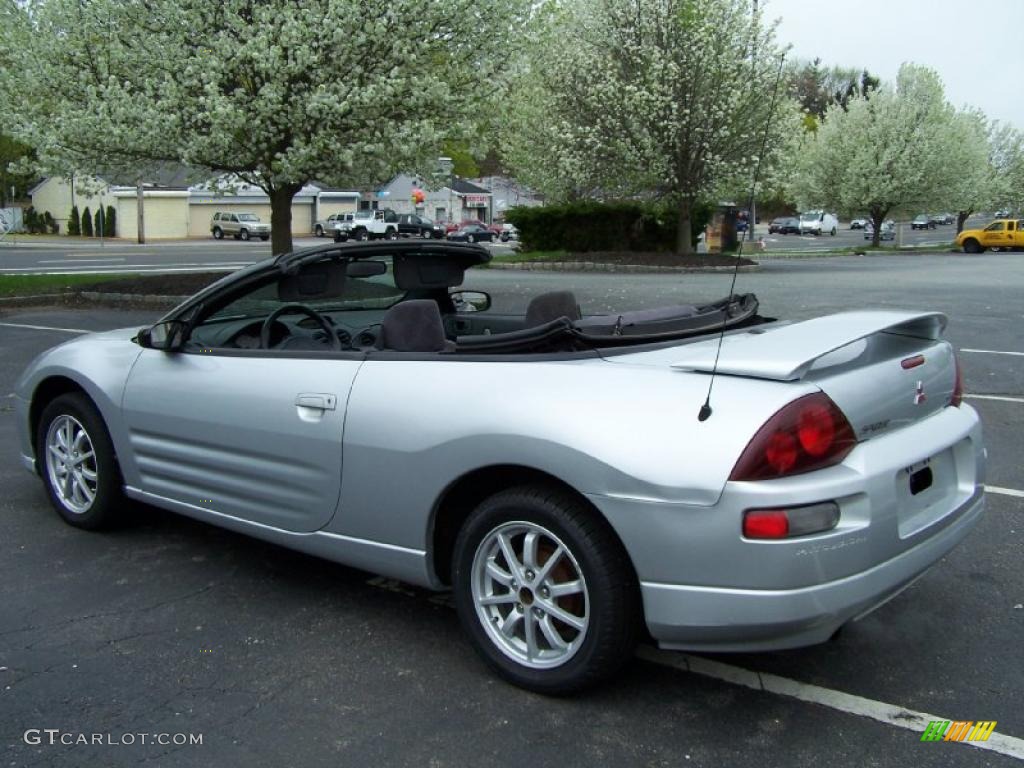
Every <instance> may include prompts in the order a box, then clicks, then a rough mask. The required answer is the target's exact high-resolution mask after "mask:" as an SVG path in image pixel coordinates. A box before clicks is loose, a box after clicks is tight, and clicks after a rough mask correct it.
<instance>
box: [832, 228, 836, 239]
mask: <svg viewBox="0 0 1024 768" xmlns="http://www.w3.org/2000/svg"><path fill="white" fill-rule="evenodd" d="M835 236H836V228H835V227H832V237H835Z"/></svg>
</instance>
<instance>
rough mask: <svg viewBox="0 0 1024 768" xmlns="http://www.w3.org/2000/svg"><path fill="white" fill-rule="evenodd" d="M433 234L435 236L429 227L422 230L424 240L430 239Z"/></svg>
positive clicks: (421, 235)
mask: <svg viewBox="0 0 1024 768" xmlns="http://www.w3.org/2000/svg"><path fill="white" fill-rule="evenodd" d="M433 236H434V233H433V232H431V231H430V230H429V229H423V230H420V237H422V238H423V239H424V240H429V239H430V238H432V237H433Z"/></svg>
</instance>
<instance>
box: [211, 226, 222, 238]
mask: <svg viewBox="0 0 1024 768" xmlns="http://www.w3.org/2000/svg"><path fill="white" fill-rule="evenodd" d="M223 238H224V230H222V229H221V228H220V227H214V228H213V239H214V240H221V239H223Z"/></svg>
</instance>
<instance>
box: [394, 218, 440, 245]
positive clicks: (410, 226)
mask: <svg viewBox="0 0 1024 768" xmlns="http://www.w3.org/2000/svg"><path fill="white" fill-rule="evenodd" d="M398 234H400V235H402V236H403V237H421V238H423V239H425V240H429V239H430V238H434V239H436V240H440V239H441V238H443V237H444V236H445V234H446V232H445V228H444V226H443V225H441V224H438V223H437V222H435V221H434V220H433V219H428V218H427V217H426V216H418V215H417V214H415V213H401V214H399V215H398Z"/></svg>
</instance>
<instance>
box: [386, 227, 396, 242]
mask: <svg viewBox="0 0 1024 768" xmlns="http://www.w3.org/2000/svg"><path fill="white" fill-rule="evenodd" d="M384 239H385V240H397V239H398V230H397V229H389V230H388V231H387V232H385V233H384Z"/></svg>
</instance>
